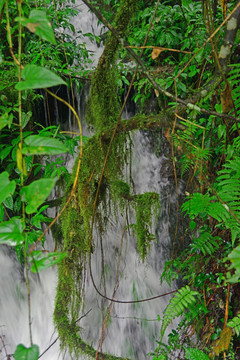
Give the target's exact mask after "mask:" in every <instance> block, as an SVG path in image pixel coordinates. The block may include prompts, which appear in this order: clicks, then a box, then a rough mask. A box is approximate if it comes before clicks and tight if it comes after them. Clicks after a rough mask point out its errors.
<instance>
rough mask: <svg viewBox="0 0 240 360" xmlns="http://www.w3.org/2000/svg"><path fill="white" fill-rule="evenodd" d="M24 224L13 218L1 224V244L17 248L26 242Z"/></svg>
mask: <svg viewBox="0 0 240 360" xmlns="http://www.w3.org/2000/svg"><path fill="white" fill-rule="evenodd" d="M24 227H25V225H24V223H23V222H22V221H21V220H20V219H18V218H12V219H11V220H9V221H4V222H2V223H1V224H0V244H6V245H9V246H16V245H19V244H22V243H23V241H24V235H23V230H24Z"/></svg>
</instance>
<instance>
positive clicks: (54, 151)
mask: <svg viewBox="0 0 240 360" xmlns="http://www.w3.org/2000/svg"><path fill="white" fill-rule="evenodd" d="M67 151H68V148H67V147H66V146H65V145H64V144H63V143H62V142H61V141H59V140H58V139H55V138H52V137H47V136H39V135H31V136H28V137H27V138H26V139H25V140H24V147H23V153H24V154H26V155H35V154H38V155H58V154H62V153H65V152H67Z"/></svg>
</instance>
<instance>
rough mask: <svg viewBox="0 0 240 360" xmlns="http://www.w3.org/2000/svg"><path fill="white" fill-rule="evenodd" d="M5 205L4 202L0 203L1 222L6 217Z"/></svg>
mask: <svg viewBox="0 0 240 360" xmlns="http://www.w3.org/2000/svg"><path fill="white" fill-rule="evenodd" d="M4 212H5V211H4V207H3V205H2V204H0V222H1V221H3V219H4Z"/></svg>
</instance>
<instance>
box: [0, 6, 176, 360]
mask: <svg viewBox="0 0 240 360" xmlns="http://www.w3.org/2000/svg"><path fill="white" fill-rule="evenodd" d="M80 4H81V2H80V1H79V2H78V5H80ZM87 14H89V16H90V17H92V15H91V14H90V13H85V15H84V16H85V23H86V24H88V26H89V24H92V22H90V19H89V17H88V19H86V17H87V16H88V15H87ZM92 19H93V21H94V23H96V19H95V18H92ZM75 26H76V23H75ZM90 26H91V25H90ZM84 31H85V30H84ZM86 31H87V30H86ZM88 31H89V30H88ZM77 100H78V101H77V110H78V113H81V118H83V116H82V115H83V114H82V113H83V111H84V110H83V107H85V105H84V103H85V102H82V100H81V99H80V98H79V96H78V99H77ZM82 104H83V105H82ZM155 137H156V139H157V141H158V142H159V139H160V143H161V144H162V143H164V141H163V140H162V137H161V136H159V134H158V133H155ZM156 139H155V140H156ZM132 140H133V144H134V145H133V148H132V156H133V157H132V168H131V171H132V174H131V177H132V181H133V183H134V188H135V192H136V194H143V193H144V192H157V193H159V194H160V206H161V212H160V214H159V216H158V218H157V219H156V221H155V223H154V224H153V231H152V232H153V233H154V234H155V235H156V241H153V242H152V246H151V250H150V254H149V255H148V256H147V259H146V261H145V262H144V263H143V262H142V261H141V260H140V256H139V254H138V251H137V249H136V240H135V238H134V237H133V236H132V235H131V231H129V230H128V229H126V230H125V233H124V237H123V236H122V233H123V228H124V227H126V223H125V221H126V218H125V214H122V213H121V211H120V209H119V212H118V214H117V216H114V214H112V215H111V214H110V215H109V216H110V219H109V220H110V221H109V223H110V225H109V226H108V228H107V230H106V232H105V234H104V236H101V235H99V232H98V229H95V230H94V240H95V244H94V252H93V255H92V272H93V277H94V279H95V282H96V285H97V287H98V288H99V289H100V291H101V292H103V293H104V294H106V295H107V296H109V297H110V298H111V297H112V295H113V291H114V286H115V285H116V292H115V294H114V298H116V299H120V300H136V299H138V300H139V299H144V298H149V297H152V296H155V295H158V294H163V293H166V292H168V291H171V290H172V289H170V288H169V287H168V286H167V285H166V284H163V285H160V275H161V271H162V268H163V263H164V261H165V260H166V259H167V258H168V257H169V249H170V245H171V239H170V235H169V228H172V224H171V221H170V219H169V207H170V206H171V204H174V203H176V202H177V199H176V195H172V194H173V193H174V191H173V190H172V189H173V187H174V185H173V181H171V180H169V176H170V175H169V174H170V173H171V172H170V171H169V169H167V168H168V165H167V164H168V157H167V156H168V146H166V147H165V150H164V146H163V145H161V146H160V148H161V149H160V150H159V149H158V151H155V150H156V149H155V150H154V149H153V146H152V144H153V141H152V140H153V139H152V134H151V133H149V132H141V131H137V132H135V134H134V135H133V136H132ZM71 161H72V160H71ZM166 169H167V170H166ZM129 216H130V218H131V220H133V219H132V215H131V213H130V214H129ZM173 222H174V221H173ZM172 229H173V228H172ZM122 238H123V242H122ZM101 241H102V246H101ZM47 243H48V248H50V250H52V249H51V246H52V247H53V245H52V239H51V235H49V238H48V239H47ZM119 256H120V260H121V261H120V263H119V266H118V259H119ZM0 271H1V277H0V285H1V299H0V325H1V328H0V335H1V336H2V340H3V342H4V344H5V347H6V350H7V354H13V353H14V350H15V347H16V345H17V344H19V343H22V344H24V345H25V346H30V343H29V325H28V306H27V292H26V286H25V284H24V282H25V274H24V271H23V269H22V266H21V265H20V264H19V263H18V261H17V260H16V256H15V254H14V252H13V251H12V249H9V248H8V247H6V246H2V247H0ZM117 273H118V276H116V274H117ZM56 282H57V275H56V268H50V269H47V270H44V271H42V272H41V273H40V274H39V276H36V275H31V276H30V288H31V312H32V313H31V323H32V331H33V342H34V343H35V344H37V345H39V347H40V353H42V352H43V351H44V350H45V349H46V348H47V347H48V345H49V344H51V342H52V341H53V340H55V339H56V337H57V334H56V333H54V326H53V321H52V314H53V308H54V297H55V293H56ZM168 301H169V297H163V298H160V299H156V300H153V301H150V302H144V303H135V304H116V303H115V304H113V307H112V309H111V312H110V318H109V321H108V325H107V328H106V331H105V332H104V338H103V339H102V341H101V345H102V347H100V349H101V351H102V352H107V353H111V354H114V355H117V356H128V357H131V358H133V359H139V360H141V359H146V355H147V353H149V352H151V351H152V350H153V349H154V348H155V346H156V345H157V343H156V342H157V340H158V338H159V333H160V323H159V321H157V315H160V317H161V314H162V312H163V310H164V308H165V307H166V305H167V303H168ZM84 304H85V306H84V309H82V314H84V313H86V312H87V311H88V310H90V309H91V311H90V312H89V313H88V315H87V316H85V317H84V318H83V319H82V320H81V322H80V324H79V325H80V327H81V330H80V334H81V337H82V338H83V339H84V340H85V341H86V342H88V343H90V344H91V345H92V346H93V347H94V348H98V344H99V340H100V338H101V335H102V334H103V332H102V321H103V312H104V311H106V308H107V306H108V305H109V302H108V301H106V300H104V299H103V298H102V297H101V296H99V295H98V294H97V293H96V290H95V289H94V287H93V284H92V281H91V279H90V276H89V272H87V275H86V282H85V300H84ZM80 316H81V314H80ZM1 350H2V351H1V352H0V360H3V359H6V354H5V352H4V349H3V346H1ZM67 358H68V355H66V354H63V353H60V350H59V344H58V343H56V344H54V346H53V347H51V348H50V350H48V351H47V352H46V353H45V354H44V355H43V357H42V359H46V360H55V359H67ZM82 358H83V359H85V358H86V357H84V355H83V357H82Z"/></svg>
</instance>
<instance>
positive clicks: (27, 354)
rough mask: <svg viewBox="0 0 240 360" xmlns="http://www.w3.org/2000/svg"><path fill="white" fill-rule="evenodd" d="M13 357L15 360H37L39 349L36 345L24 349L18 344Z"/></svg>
mask: <svg viewBox="0 0 240 360" xmlns="http://www.w3.org/2000/svg"><path fill="white" fill-rule="evenodd" d="M13 357H14V359H15V360H37V359H38V357H39V348H38V346H37V345H32V346H31V347H30V348H26V347H25V346H24V345H22V344H19V345H18V346H17V348H16V350H15V353H14V354H13Z"/></svg>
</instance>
